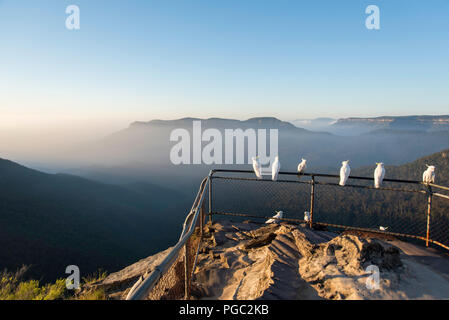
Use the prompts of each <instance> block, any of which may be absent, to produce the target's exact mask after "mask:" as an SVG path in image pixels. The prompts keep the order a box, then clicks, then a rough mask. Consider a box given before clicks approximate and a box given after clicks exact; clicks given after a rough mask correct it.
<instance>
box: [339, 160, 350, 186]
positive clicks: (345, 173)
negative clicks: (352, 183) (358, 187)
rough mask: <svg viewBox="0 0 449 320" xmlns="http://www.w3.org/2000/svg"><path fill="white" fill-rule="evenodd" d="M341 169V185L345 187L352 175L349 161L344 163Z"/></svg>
mask: <svg viewBox="0 0 449 320" xmlns="http://www.w3.org/2000/svg"><path fill="white" fill-rule="evenodd" d="M341 164H342V166H341V169H340V185H341V186H344V185H345V184H346V181H348V178H349V174H350V173H351V167H349V160H346V161H343V162H342V163H341Z"/></svg>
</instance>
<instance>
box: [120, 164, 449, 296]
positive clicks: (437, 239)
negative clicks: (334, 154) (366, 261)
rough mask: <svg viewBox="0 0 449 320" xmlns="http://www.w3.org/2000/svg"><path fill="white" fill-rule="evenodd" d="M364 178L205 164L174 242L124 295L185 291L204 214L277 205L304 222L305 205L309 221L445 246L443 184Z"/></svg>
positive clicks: (267, 210) (257, 215)
mask: <svg viewBox="0 0 449 320" xmlns="http://www.w3.org/2000/svg"><path fill="white" fill-rule="evenodd" d="M372 180H373V179H371V178H364V177H350V179H349V181H348V184H347V185H346V186H344V187H342V186H339V185H338V184H337V182H338V176H332V175H324V174H305V175H301V176H298V175H297V174H295V173H283V172H281V173H280V179H278V180H277V181H275V182H274V181H271V180H267V179H262V180H258V179H255V178H254V175H253V173H252V172H251V171H242V170H240V171H232V170H215V171H212V172H211V174H210V175H209V176H208V177H207V178H205V179H204V180H203V182H202V183H201V186H200V189H199V191H198V194H197V196H196V198H195V201H194V203H193V206H192V209H191V211H190V213H189V215H188V216H187V218H186V221H185V223H184V229H183V232H182V234H181V237H180V239H179V242H178V243H177V244H176V246H175V247H174V248H173V249H172V250H171V252H170V253H169V254H168V256H167V257H166V258H165V259H164V260H163V262H162V263H161V264H160V265H159V266H158V267H156V269H155V270H154V271H153V272H152V273H151V274H150V275H147V276H145V277H142V278H141V279H139V281H138V282H137V283H136V284H135V285H134V286H133V288H131V290H130V292H129V294H128V297H127V299H129V300H135V299H150V300H164V299H169V300H179V299H190V296H191V295H190V289H191V279H192V276H193V274H194V270H195V266H196V260H197V257H198V253H199V252H200V248H201V242H202V239H203V226H204V224H205V220H206V217H207V216H208V215H209V216H210V217H211V218H212V216H213V215H230V216H233V220H248V219H249V218H250V219H256V220H259V221H260V222H262V223H263V222H264V221H265V219H268V218H271V217H272V216H273V215H274V214H275V212H276V211H280V210H282V211H283V213H284V215H283V218H282V220H286V221H290V222H295V223H305V222H306V221H305V220H304V218H305V217H304V213H305V212H306V211H307V212H310V213H311V221H308V222H307V223H309V225H310V226H311V227H313V228H317V227H319V228H327V229H330V230H346V232H348V230H349V231H350V232H359V233H367V232H368V233H376V234H383V235H385V236H390V237H407V238H412V239H416V240H420V241H426V244H427V245H428V244H435V245H438V246H440V247H443V248H445V249H448V250H449V233H448V231H449V194H448V193H449V188H446V187H441V186H437V185H430V186H428V185H424V184H422V183H420V182H417V181H406V180H403V181H401V180H391V179H390V180H389V179H385V180H384V184H383V186H382V187H381V188H379V189H376V188H374V187H373V185H372V184H373V182H372ZM433 189H438V191H439V192H434V191H433ZM440 192H442V193H440ZM207 206H208V208H207ZM206 211H208V212H206Z"/></svg>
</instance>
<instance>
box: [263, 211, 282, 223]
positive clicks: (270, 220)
mask: <svg viewBox="0 0 449 320" xmlns="http://www.w3.org/2000/svg"><path fill="white" fill-rule="evenodd" d="M283 216H284V212H282V211H276V214H275V215H274V216H273V218H275V219H268V220H267V221H266V222H265V223H275V222H279V220H277V219H282V217H283ZM276 218H277V219H276Z"/></svg>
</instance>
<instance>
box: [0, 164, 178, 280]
mask: <svg viewBox="0 0 449 320" xmlns="http://www.w3.org/2000/svg"><path fill="white" fill-rule="evenodd" d="M182 197H183V196H182V195H180V194H179V193H176V192H174V191H173V190H167V189H164V188H162V187H158V186H154V185H150V184H148V183H142V184H138V185H130V186H125V187H120V186H113V185H107V184H103V183H98V182H94V181H91V180H87V179H84V178H79V177H76V176H71V175H66V174H45V173H42V172H39V171H35V170H32V169H29V168H26V167H24V166H21V165H19V164H17V163H14V162H12V161H8V160H4V159H0V270H2V269H4V268H8V269H9V270H13V269H15V268H17V267H19V266H21V265H22V264H25V265H31V266H32V268H31V270H30V275H31V276H34V277H35V278H39V279H40V278H42V279H44V280H45V281H46V280H53V279H55V278H56V277H64V276H65V274H64V272H65V267H66V266H68V265H72V264H74V265H78V266H79V267H80V270H81V273H82V275H83V276H87V275H88V274H90V273H92V272H94V271H96V270H97V269H98V268H103V269H106V270H108V271H112V270H116V269H119V268H121V267H123V266H125V265H127V264H129V263H130V262H132V261H135V260H136V259H138V258H140V257H145V256H147V255H148V254H151V253H153V252H157V251H158V250H161V249H162V248H165V246H166V245H167V242H170V241H174V240H175V239H176V237H177V236H178V233H179V230H177V229H176V228H175V227H174V226H176V224H175V223H178V225H181V223H182V221H183V217H184V216H185V214H186V212H185V211H184V210H182V209H179V212H178V213H177V214H176V210H175V208H174V207H173V204H172V203H171V199H173V198H177V201H178V202H179V201H181V199H182ZM181 202H182V201H181ZM185 207H186V206H184V207H183V208H185ZM174 211H175V214H173V212H174ZM169 213H172V215H170V214H169ZM162 230H166V231H165V232H161V231H162Z"/></svg>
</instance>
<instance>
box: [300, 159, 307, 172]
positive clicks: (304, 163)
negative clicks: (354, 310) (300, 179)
mask: <svg viewBox="0 0 449 320" xmlns="http://www.w3.org/2000/svg"><path fill="white" fill-rule="evenodd" d="M306 168H307V160H306V159H301V162H300V163H299V164H298V174H300V173H304V171H306Z"/></svg>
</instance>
